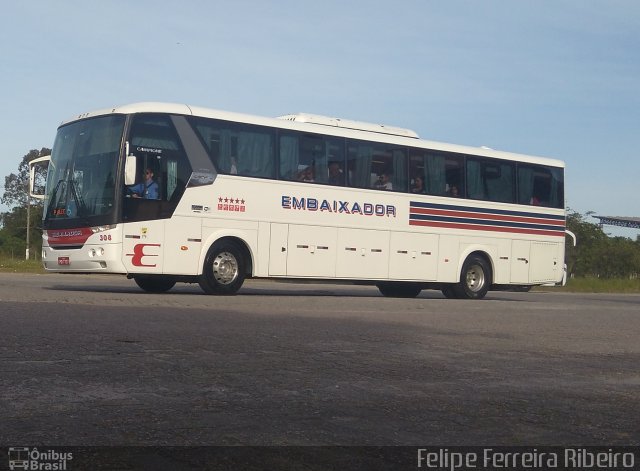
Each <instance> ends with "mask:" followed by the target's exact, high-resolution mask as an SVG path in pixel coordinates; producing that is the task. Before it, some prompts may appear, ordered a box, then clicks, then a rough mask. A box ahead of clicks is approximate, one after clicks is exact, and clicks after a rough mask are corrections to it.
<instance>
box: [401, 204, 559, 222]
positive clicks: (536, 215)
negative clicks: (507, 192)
mask: <svg viewBox="0 0 640 471" xmlns="http://www.w3.org/2000/svg"><path fill="white" fill-rule="evenodd" d="M410 206H412V207H415V208H428V209H446V210H451V211H467V212H470V213H471V212H473V213H487V214H499V215H504V216H520V217H534V218H544V219H557V220H559V221H564V219H565V217H564V215H561V216H558V215H556V214H548V213H531V212H525V211H510V210H506V209H489V208H478V207H475V206H457V205H452V204H438V203H423V202H420V201H411V202H410Z"/></svg>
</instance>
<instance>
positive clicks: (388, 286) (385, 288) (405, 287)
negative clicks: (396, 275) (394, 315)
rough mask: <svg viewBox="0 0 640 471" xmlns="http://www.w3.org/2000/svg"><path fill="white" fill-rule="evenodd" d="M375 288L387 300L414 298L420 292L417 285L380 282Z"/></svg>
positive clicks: (420, 289)
mask: <svg viewBox="0 0 640 471" xmlns="http://www.w3.org/2000/svg"><path fill="white" fill-rule="evenodd" d="M376 286H377V288H378V289H379V290H380V293H382V295H383V296H386V297H388V298H415V297H416V296H418V295H419V294H420V291H422V286H420V285H419V284H417V283H402V282H382V283H378V284H376Z"/></svg>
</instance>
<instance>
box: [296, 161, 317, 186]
mask: <svg viewBox="0 0 640 471" xmlns="http://www.w3.org/2000/svg"><path fill="white" fill-rule="evenodd" d="M298 181H299V182H305V183H313V182H315V179H314V178H313V167H312V166H311V165H309V166H307V167H305V168H304V169H302V170H301V171H300V172H298Z"/></svg>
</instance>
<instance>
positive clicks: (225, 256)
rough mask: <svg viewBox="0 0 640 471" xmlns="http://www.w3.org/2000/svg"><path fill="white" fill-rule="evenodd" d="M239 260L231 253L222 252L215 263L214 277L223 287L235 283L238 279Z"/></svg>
mask: <svg viewBox="0 0 640 471" xmlns="http://www.w3.org/2000/svg"><path fill="white" fill-rule="evenodd" d="M238 274H239V269H238V260H237V259H236V257H234V255H233V254H231V253H229V252H220V253H219V254H218V255H217V256H216V258H215V260H214V261H213V277H214V278H215V279H216V281H217V282H218V283H220V284H223V285H228V284H230V283H233V282H234V281H235V279H236V278H238Z"/></svg>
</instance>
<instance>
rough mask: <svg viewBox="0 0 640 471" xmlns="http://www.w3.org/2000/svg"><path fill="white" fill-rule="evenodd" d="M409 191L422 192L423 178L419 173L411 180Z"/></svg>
mask: <svg viewBox="0 0 640 471" xmlns="http://www.w3.org/2000/svg"><path fill="white" fill-rule="evenodd" d="M411 193H424V178H422V176H420V175H416V176H415V177H414V178H413V180H411Z"/></svg>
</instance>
